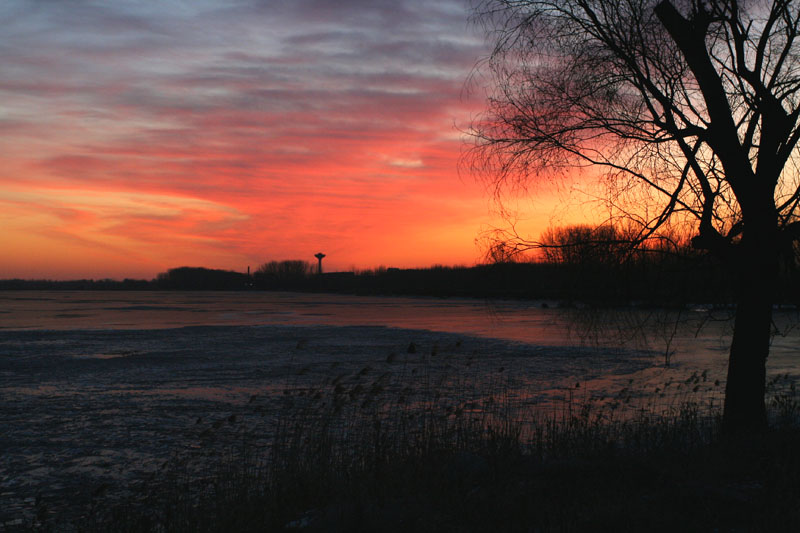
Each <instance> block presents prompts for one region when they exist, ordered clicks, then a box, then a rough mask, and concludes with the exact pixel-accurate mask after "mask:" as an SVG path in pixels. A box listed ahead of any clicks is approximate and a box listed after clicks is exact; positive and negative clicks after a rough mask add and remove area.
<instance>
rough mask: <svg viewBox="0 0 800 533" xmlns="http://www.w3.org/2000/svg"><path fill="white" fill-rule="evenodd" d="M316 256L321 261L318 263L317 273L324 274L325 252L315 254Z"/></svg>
mask: <svg viewBox="0 0 800 533" xmlns="http://www.w3.org/2000/svg"><path fill="white" fill-rule="evenodd" d="M314 257H316V258H317V261H319V264H318V265H317V274H322V258H323V257H325V254H323V253H322V252H319V253H317V254H314Z"/></svg>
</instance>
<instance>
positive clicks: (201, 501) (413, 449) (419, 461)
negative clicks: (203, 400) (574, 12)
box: [32, 347, 800, 532]
mask: <svg viewBox="0 0 800 533" xmlns="http://www.w3.org/2000/svg"><path fill="white" fill-rule="evenodd" d="M433 350H434V348H431V349H430V352H431V353H432V352H433ZM436 350H437V351H438V350H439V348H438V347H436ZM394 357H395V359H398V358H397V356H394ZM389 359H392V356H389ZM390 362H393V363H394V360H392V361H390ZM397 364H398V365H400V366H398V367H397V369H396V370H395V371H394V372H381V371H375V370H374V369H371V368H368V367H364V368H363V369H361V370H359V371H358V372H355V373H352V374H349V375H339V376H336V377H332V378H330V379H328V380H326V381H324V382H322V383H320V384H319V385H317V386H308V385H305V384H303V383H302V382H301V381H300V380H297V381H296V382H294V383H289V382H287V386H286V389H285V391H284V394H283V395H282V402H283V405H282V408H281V409H280V414H279V416H277V417H276V418H275V423H274V431H273V432H272V434H271V435H269V436H268V438H263V437H264V436H263V435H262V436H261V438H260V439H253V438H250V437H247V436H246V433H243V434H242V436H243V438H242V439H241V441H240V442H237V443H236V444H235V445H232V446H229V447H228V448H227V449H226V451H225V453H223V454H222V455H221V456H220V457H219V459H218V460H217V461H215V462H213V463H210V464H209V465H208V466H207V468H206V469H205V470H204V471H203V472H201V473H200V474H198V473H197V472H196V471H195V470H192V469H189V468H188V467H187V466H185V465H182V464H181V462H180V461H178V462H176V464H175V465H173V466H172V467H170V468H169V469H167V470H166V471H165V472H164V474H163V477H162V479H160V482H159V483H158V484H157V485H153V486H151V487H150V490H149V492H148V493H147V494H138V495H135V496H134V497H131V498H130V499H129V501H126V502H125V503H123V504H116V505H106V504H102V503H101V504H98V505H96V506H95V507H93V508H92V509H91V510H90V512H89V514H88V516H87V517H86V520H84V521H82V522H81V523H79V524H75V529H78V530H86V531H119V532H125V531H131V532H133V531H137V532H138V531H159V532H161V531H163V532H167V531H341V532H345V531H606V530H608V531H611V530H614V531H646V530H654V531H679V530H680V531H683V530H704V531H711V530H718V531H733V530H736V531H751V530H752V531H781V530H786V531H790V530H796V529H797V528H798V526H800V484H798V482H797V480H798V479H800V455H798V452H797V450H800V430H798V424H797V414H798V402H797V398H796V396H795V389H794V385H793V383H791V382H790V380H789V379H788V376H786V377H779V378H777V379H775V380H773V381H772V382H771V383H770V390H771V406H772V407H773V420H774V422H775V423H774V429H773V430H772V431H770V432H769V433H767V434H765V435H757V436H751V437H750V438H748V439H746V440H741V441H737V442H731V441H725V440H722V439H721V437H720V433H719V416H718V414H719V413H718V412H717V411H716V410H715V409H714V408H713V407H711V408H709V406H708V405H706V404H703V403H702V402H699V401H697V400H696V399H695V400H691V399H689V398H686V397H683V398H680V399H677V400H676V399H675V397H672V398H671V399H670V400H665V402H662V403H658V402H653V401H652V400H648V401H645V402H640V403H638V404H636V406H633V405H632V404H630V403H625V402H622V403H623V404H624V406H623V407H622V408H620V407H618V406H617V407H614V408H612V405H613V404H612V403H609V402H608V401H606V402H599V401H598V400H597V399H596V398H592V397H591V396H589V395H586V394H585V395H583V396H581V395H579V394H576V393H574V392H573V391H570V393H569V394H565V398H566V399H565V400H564V401H563V402H562V403H560V404H559V407H558V409H557V410H555V411H553V410H549V411H546V412H543V411H541V410H537V409H536V408H532V407H531V406H524V405H522V404H521V403H520V402H519V401H518V400H517V397H516V396H515V395H513V394H511V393H510V391H509V389H508V387H507V381H505V378H504V377H503V376H502V375H499V374H498V375H497V376H489V377H488V378H487V379H486V381H485V382H484V384H485V386H484V387H480V388H476V386H475V383H474V381H473V380H470V379H467V378H466V377H465V376H464V374H463V373H460V372H457V371H452V372H441V371H439V370H436V368H435V367H434V365H431V364H423V365H420V366H416V367H414V368H412V367H410V366H407V365H405V364H401V363H397ZM692 379H695V380H700V377H699V376H694V377H693V378H692ZM444 392H446V394H445V393H444ZM32 528H33V529H40V530H47V529H53V528H54V525H53V524H47V523H46V522H37V523H35V524H33V525H32Z"/></svg>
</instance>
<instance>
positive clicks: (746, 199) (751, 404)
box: [473, 0, 800, 432]
mask: <svg viewBox="0 0 800 533" xmlns="http://www.w3.org/2000/svg"><path fill="white" fill-rule="evenodd" d="M476 13H477V16H478V20H479V21H481V22H482V23H483V24H485V26H486V28H487V30H488V35H489V36H490V37H491V38H492V39H493V41H494V45H495V47H494V50H493V52H492V53H491V56H490V57H489V58H488V59H487V61H486V62H485V63H484V64H483V72H486V73H488V74H489V75H490V76H491V78H492V80H493V82H494V83H493V84H492V87H493V89H492V92H491V94H490V95H489V100H488V110H487V112H486V113H485V114H484V115H483V116H482V117H481V118H480V119H479V120H477V121H476V123H475V124H474V126H473V134H474V136H475V139H476V147H475V151H474V152H473V154H474V155H475V156H476V157H475V159H474V161H475V164H476V165H477V167H478V169H479V170H480V171H481V172H482V173H483V175H485V176H486V177H487V179H488V180H490V183H491V184H493V185H494V186H495V187H497V188H498V190H499V189H500V188H501V187H507V186H516V185H524V184H526V183H528V180H530V179H533V178H536V177H541V176H545V175H556V174H559V173H564V172H568V171H571V170H572V169H574V168H576V167H592V168H596V169H603V170H604V173H603V180H604V183H605V185H606V186H607V195H606V199H607V201H608V203H609V206H610V207H611V209H612V210H613V211H612V212H613V213H614V216H615V217H616V216H620V217H624V218H625V219H626V220H627V221H628V222H629V223H633V224H636V225H637V228H638V229H637V232H636V235H635V236H634V240H635V241H638V242H641V241H644V240H646V239H648V238H650V237H651V236H653V235H654V234H655V233H656V232H657V231H658V230H659V228H661V227H662V226H664V225H665V224H667V223H669V224H678V225H687V226H688V227H691V228H692V230H693V232H694V237H693V239H692V244H693V246H694V247H695V248H698V249H703V250H706V251H708V252H710V253H712V254H714V255H715V256H716V257H718V258H719V259H720V261H721V262H722V263H723V264H724V266H725V268H726V269H727V270H729V271H731V272H734V273H735V274H736V276H737V278H736V279H737V280H738V282H737V285H738V295H737V308H736V318H735V322H734V334H733V339H732V343H731V349H730V357H729V365H728V379H727V386H726V396H725V407H724V417H723V424H724V428H725V429H726V430H727V431H731V432H738V431H743V430H749V429H754V428H763V427H765V425H766V409H765V403H764V392H765V375H766V360H767V356H768V353H769V344H770V335H771V322H772V303H773V299H774V297H775V294H776V289H777V287H775V280H776V279H777V273H778V269H779V265H780V261H781V256H782V255H784V254H791V253H792V250H793V249H794V246H796V244H795V243H796V242H797V241H798V240H799V239H800V219H799V218H798V206H799V205H800V172H798V170H799V167H798V163H800V158H798V155H799V154H798V150H797V143H798V139H800V127H798V116H800V47H799V46H798V43H797V37H798V24H799V23H800V6H798V5H797V3H792V2H791V1H790V0H771V1H766V2H745V1H736V0H718V1H717V0H672V1H670V0H664V1H660V0H552V1H537V0H488V1H485V2H481V3H480V4H479V5H478V6H477V10H476ZM529 244H530V245H532V246H533V245H536V243H529Z"/></svg>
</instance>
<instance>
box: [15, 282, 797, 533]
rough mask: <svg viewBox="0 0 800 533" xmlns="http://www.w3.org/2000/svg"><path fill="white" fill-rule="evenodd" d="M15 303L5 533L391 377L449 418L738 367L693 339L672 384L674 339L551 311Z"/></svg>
mask: <svg viewBox="0 0 800 533" xmlns="http://www.w3.org/2000/svg"><path fill="white" fill-rule="evenodd" d="M0 304H2V307H3V309H4V310H5V311H7V312H6V313H3V314H1V315H0V450H1V451H2V462H0V524H3V523H9V522H13V521H15V520H20V519H22V520H23V521H30V520H31V518H32V516H33V514H34V513H35V511H36V510H35V508H34V507H35V506H34V502H35V501H36V499H37V496H38V497H39V501H40V502H42V501H43V502H45V503H46V504H47V505H48V512H49V513H51V514H53V515H55V516H63V517H67V518H68V517H70V516H75V515H79V514H80V513H81V512H83V511H85V509H86V508H87V507H88V506H89V505H91V502H92V500H93V498H95V497H96V495H97V494H101V493H102V494H106V493H108V494H109V495H110V496H109V497H117V498H121V497H124V495H125V491H126V490H129V489H130V490H135V489H136V487H137V486H141V485H142V484H145V483H151V482H152V480H153V479H157V478H158V474H159V472H161V471H162V469H163V468H165V465H167V466H168V464H169V462H170V461H171V460H173V459H174V458H176V457H182V458H185V457H187V456H188V457H195V458H197V460H198V461H201V462H202V460H203V459H204V458H207V457H211V456H214V455H219V454H220V453H221V451H222V450H225V449H229V448H230V447H231V446H235V445H236V443H238V442H241V439H242V438H243V437H244V436H245V435H247V436H248V438H249V441H250V442H259V439H261V440H262V441H264V442H266V441H267V440H268V437H269V435H270V432H271V431H272V429H273V424H274V421H275V419H276V416H278V415H279V414H280V413H281V412H282V409H284V408H285V405H286V401H287V398H290V397H291V395H292V394H302V393H304V392H305V391H309V390H312V389H315V388H324V387H330V386H331V383H332V380H335V379H339V378H341V377H342V376H345V379H349V380H351V385H352V383H355V381H356V380H357V379H360V377H362V376H363V377H364V379H365V380H367V379H370V380H372V379H377V377H378V376H384V377H385V376H389V378H387V380H386V382H387V383H388V384H389V385H388V386H389V387H391V386H396V387H398V388H399V387H401V386H407V384H411V385H413V384H414V383H415V382H417V381H421V380H422V378H421V377H420V376H422V375H423V374H425V375H426V376H428V378H430V376H433V377H434V378H436V379H435V382H436V384H435V387H436V391H437V393H438V395H440V396H441V402H442V403H443V404H446V403H448V402H450V403H456V402H466V401H470V402H472V401H475V402H477V403H479V401H480V400H481V399H482V398H483V397H484V396H486V395H490V394H492V393H493V391H496V390H497V389H498V388H501V389H502V390H503V391H505V394H506V395H507V397H508V398H509V399H510V400H512V401H514V402H517V404H518V405H528V404H529V405H545V406H546V405H551V404H552V402H554V401H555V400H557V399H558V398H561V397H564V396H566V395H567V394H573V393H574V392H575V385H576V384H580V385H581V387H580V392H581V394H586V395H590V394H591V395H597V396H607V397H615V395H617V396H619V391H621V390H627V389H630V388H631V387H630V384H631V383H632V382H633V381H636V382H637V385H638V386H639V388H640V390H645V389H647V390H649V391H651V392H652V391H653V390H655V389H656V388H658V387H659V386H660V387H663V384H664V383H665V382H667V381H675V382H676V383H682V382H683V381H684V380H685V379H686V377H687V376H688V375H690V374H695V375H699V372H701V371H705V374H703V377H702V381H700V380H697V381H698V382H699V384H700V385H702V386H703V387H705V389H704V390H706V391H712V389H714V385H713V384H714V382H715V381H717V380H720V379H722V380H724V368H725V358H726V350H727V337H726V335H725V329H724V327H722V326H719V327H711V328H707V329H706V330H704V332H703V334H702V335H700V336H699V337H695V332H696V330H695V329H692V328H691V327H686V328H682V329H681V331H680V332H679V334H678V335H677V336H675V337H671V338H670V339H669V344H667V345H666V346H667V347H668V349H669V350H671V351H675V353H674V354H673V355H672V366H671V367H670V368H664V366H663V363H664V355H663V353H664V351H665V347H664V345H663V344H662V345H660V344H659V335H661V334H664V331H662V330H658V329H657V328H656V329H652V330H651V331H649V333H648V335H649V337H650V339H651V341H653V342H650V344H649V345H648V346H643V345H641V344H639V343H636V342H633V343H628V344H627V345H622V344H621V341H620V338H621V337H620V336H613V335H612V336H609V337H608V338H606V339H599V340H600V342H597V343H588V344H586V343H584V345H581V342H580V339H581V338H583V339H584V340H587V334H585V332H586V331H590V329H581V328H580V327H577V326H576V324H578V321H576V319H575V316H574V315H570V314H569V313H570V312H569V311H564V310H559V309H554V308H553V307H552V306H550V307H549V308H547V309H543V308H542V307H541V306H539V305H537V304H536V303H535V302H533V303H532V302H495V303H491V304H487V303H486V302H482V301H477V300H468V299H450V300H441V299H423V298H420V299H413V298H368V297H356V296H340V295H317V294H288V293H260V292H258V293H255V292H254V293H143V292H135V293H120V292H115V293H94V292H89V293H86V292H69V293H60V292H16V293H14V292H6V293H0ZM596 318H597V317H592V318H591V320H594V319H596ZM591 320H589V321H591ZM611 321H612V322H613V323H614V324H615V326H614V327H615V328H616V329H617V330H620V331H623V332H625V331H626V328H629V327H630V322H627V321H626V320H624V319H623V318H622V317H612V318H611ZM720 324H723V325H724V322H720ZM611 329H613V328H611ZM603 331H609V328H608V324H606V327H605V329H604V330H603ZM570 332H571V334H570ZM623 336H624V335H623ZM612 337H613V338H612ZM797 341H798V338H797V332H796V331H795V332H794V333H793V334H791V335H789V336H787V337H778V338H776V340H775V349H774V350H773V356H772V357H771V359H770V365H771V368H772V369H773V371H774V370H775V369H777V370H779V371H780V372H787V373H791V374H792V375H796V374H797V373H798V372H797V362H796V360H795V359H793V358H791V357H789V356H790V355H793V354H794V353H796V351H797V346H798V342H797ZM410 343H414V345H415V347H416V348H417V349H416V351H415V352H414V353H409V350H408V347H409V344H410ZM695 386H697V385H695ZM648 387H649V389H648ZM675 389H677V386H676V387H675ZM681 390H682V391H686V390H687V388H683V389H681ZM716 390H719V389H718V388H717V389H716ZM712 392H713V391H712ZM287 394H289V395H288V396H287ZM468 395H469V396H470V397H469V398H467V397H466V396H468ZM109 487H111V488H110V489H109Z"/></svg>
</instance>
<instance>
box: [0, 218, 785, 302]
mask: <svg viewBox="0 0 800 533" xmlns="http://www.w3.org/2000/svg"><path fill="white" fill-rule="evenodd" d="M623 237H624V236H623V235H622V234H621V233H620V232H618V231H617V230H615V229H614V228H608V227H600V228H587V227H585V226H571V227H567V228H558V229H556V230H549V231H548V232H546V233H545V234H544V235H543V239H542V244H543V245H544V246H545V247H544V248H543V251H544V253H542V255H541V256H540V258H539V260H538V261H535V262H533V261H524V262H521V261H517V262H515V261H512V260H510V259H512V258H513V255H511V254H504V255H503V258H504V260H503V261H498V262H494V263H491V264H486V265H478V266H473V267H461V266H454V267H451V266H433V267H431V268H423V269H397V268H378V269H374V270H364V271H357V272H332V273H323V274H318V273H317V272H316V267H315V266H314V265H312V264H311V263H309V262H307V261H301V260H293V261H271V262H268V263H265V264H263V265H261V266H260V267H259V268H258V269H256V270H255V272H253V273H252V275H248V274H244V273H241V272H233V271H227V270H213V269H207V268H200V267H180V268H173V269H170V270H168V271H166V272H163V273H161V274H159V275H158V276H157V277H156V278H155V279H153V280H150V281H145V280H131V279H126V280H123V281H114V280H78V281H44V280H33V281H31V280H1V281H0V290H9V289H61V290H287V291H313V292H342V293H353V294H375V295H377V294H384V295H419V296H442V297H446V296H463V297H478V298H530V299H551V300H559V301H562V302H564V301H565V302H570V301H572V302H587V303H598V304H605V305H617V304H628V303H638V304H642V305H659V306H663V305H670V306H671V305H675V306H682V305H686V304H688V303H714V304H722V305H725V304H728V303H731V302H733V301H735V297H736V291H737V287H736V282H735V273H734V272H731V271H730V270H729V269H726V268H725V265H722V264H721V263H719V262H718V261H716V260H714V259H713V258H711V257H710V256H708V255H705V254H701V253H699V252H696V251H694V250H693V249H692V248H691V246H690V245H689V244H688V243H684V244H681V243H675V242H672V241H670V242H666V241H665V242H662V243H661V244H656V245H652V244H651V245H648V246H644V247H641V246H640V247H638V248H634V247H631V246H630V243H629V242H628V241H627V240H626V239H625V238H623ZM779 276H780V278H781V279H780V284H779V287H780V290H779V294H777V295H776V299H775V301H777V302H782V303H790V304H800V268H798V260H797V256H796V255H793V256H792V257H789V258H787V261H785V263H784V264H783V265H782V267H781V271H780V273H779Z"/></svg>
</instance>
